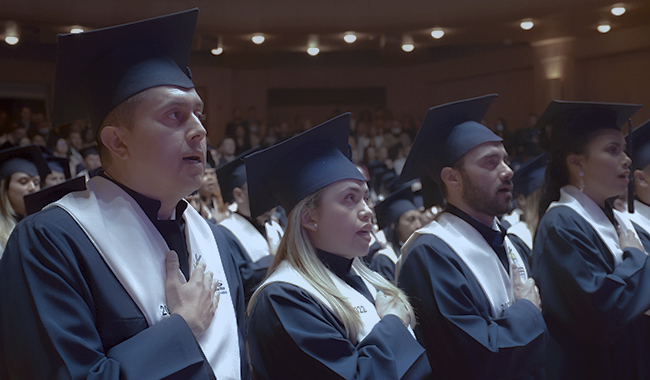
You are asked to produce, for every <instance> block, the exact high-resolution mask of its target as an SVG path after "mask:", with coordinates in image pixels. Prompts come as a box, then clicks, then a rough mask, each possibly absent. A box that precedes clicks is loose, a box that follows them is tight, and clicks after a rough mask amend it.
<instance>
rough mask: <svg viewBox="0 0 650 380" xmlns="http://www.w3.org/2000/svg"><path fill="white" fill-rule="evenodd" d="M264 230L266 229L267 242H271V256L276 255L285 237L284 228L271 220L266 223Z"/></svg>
mask: <svg viewBox="0 0 650 380" xmlns="http://www.w3.org/2000/svg"><path fill="white" fill-rule="evenodd" d="M264 228H265V229H266V240H267V241H268V242H269V249H270V250H271V254H272V255H275V253H276V252H277V251H278V247H279V246H280V241H281V240H282V236H283V235H284V230H282V226H281V225H280V224H279V223H277V222H276V221H274V220H269V221H268V222H266V223H264Z"/></svg>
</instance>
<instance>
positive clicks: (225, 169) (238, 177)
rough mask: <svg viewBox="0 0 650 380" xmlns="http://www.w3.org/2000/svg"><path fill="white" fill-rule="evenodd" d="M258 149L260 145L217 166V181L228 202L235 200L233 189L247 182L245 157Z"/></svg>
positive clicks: (225, 200)
mask: <svg viewBox="0 0 650 380" xmlns="http://www.w3.org/2000/svg"><path fill="white" fill-rule="evenodd" d="M258 150H260V147H259V146H256V147H254V148H251V149H248V150H247V151H245V152H243V153H241V154H240V155H238V156H237V157H235V158H234V159H233V160H232V161H230V162H228V163H225V164H223V165H221V166H219V167H218V168H217V170H216V174H217V181H218V182H219V188H220V189H221V197H222V198H223V201H224V202H225V203H226V204H230V203H232V202H233V201H234V200H235V199H234V198H233V196H232V191H233V190H235V188H237V187H239V188H241V187H242V186H244V184H245V183H246V182H247V180H246V166H245V165H244V157H245V156H247V155H249V154H251V153H254V152H257V151H258ZM208 154H209V153H208ZM269 209H270V207H269ZM265 212H266V211H265Z"/></svg>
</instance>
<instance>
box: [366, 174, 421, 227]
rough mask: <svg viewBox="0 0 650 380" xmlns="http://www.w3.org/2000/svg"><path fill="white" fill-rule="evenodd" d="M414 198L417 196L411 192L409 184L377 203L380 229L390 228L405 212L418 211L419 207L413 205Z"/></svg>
mask: <svg viewBox="0 0 650 380" xmlns="http://www.w3.org/2000/svg"><path fill="white" fill-rule="evenodd" d="M414 197H415V195H414V194H413V191H411V183H410V182H409V183H406V184H404V185H402V186H401V187H400V188H399V189H397V190H396V191H394V192H392V193H390V194H389V195H388V196H387V197H386V199H384V200H383V201H381V202H379V203H377V204H376V205H375V214H376V215H377V225H378V226H379V229H385V228H386V227H390V225H391V224H393V223H396V222H397V221H398V220H399V218H400V216H402V214H404V213H405V212H407V211H411V210H417V209H418V208H417V206H415V204H414V203H413V199H414Z"/></svg>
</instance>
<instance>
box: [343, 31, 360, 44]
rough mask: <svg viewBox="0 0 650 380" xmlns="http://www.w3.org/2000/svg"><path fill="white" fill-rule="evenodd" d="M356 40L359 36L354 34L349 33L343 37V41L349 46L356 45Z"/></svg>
mask: <svg viewBox="0 0 650 380" xmlns="http://www.w3.org/2000/svg"><path fill="white" fill-rule="evenodd" d="M356 40H357V35H356V34H354V33H352V32H347V33H345V35H344V36H343V41H345V42H347V43H349V44H352V43H354V42H355V41H356Z"/></svg>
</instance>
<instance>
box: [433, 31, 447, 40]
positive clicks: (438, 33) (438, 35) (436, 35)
mask: <svg viewBox="0 0 650 380" xmlns="http://www.w3.org/2000/svg"><path fill="white" fill-rule="evenodd" d="M444 35H445V31H444V30H442V29H434V30H432V31H431V37H433V38H435V39H436V40H439V39H441V38H442V37H443V36H444Z"/></svg>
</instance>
